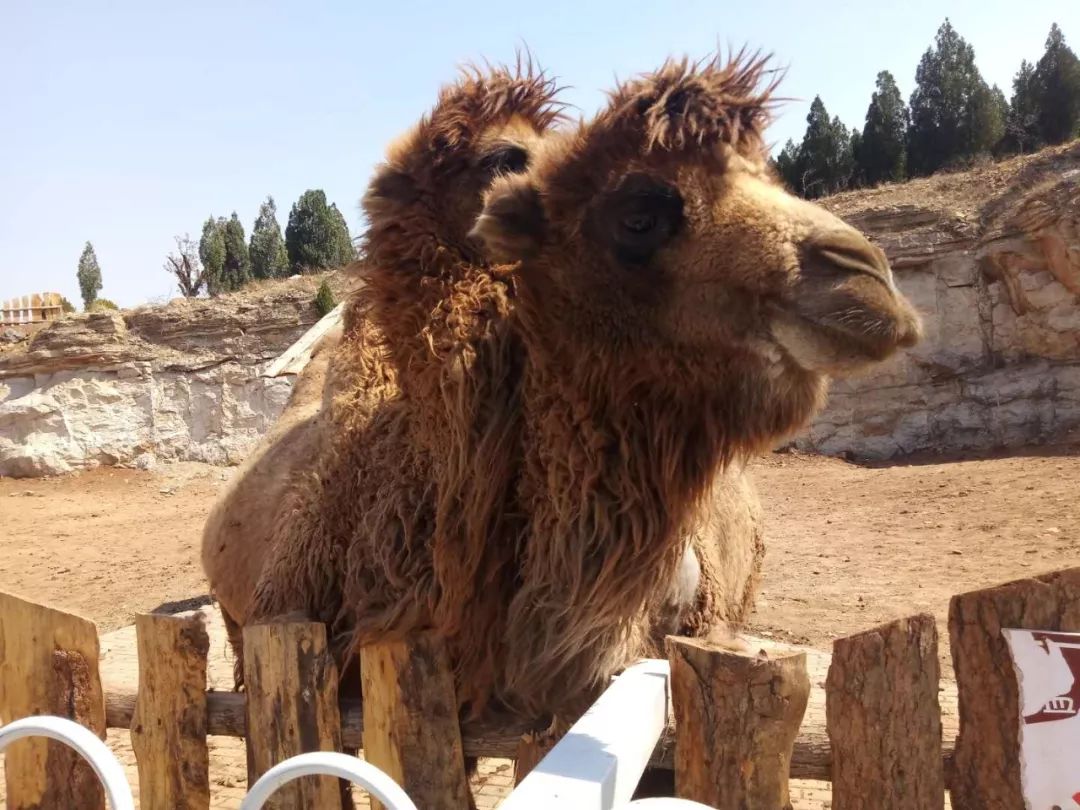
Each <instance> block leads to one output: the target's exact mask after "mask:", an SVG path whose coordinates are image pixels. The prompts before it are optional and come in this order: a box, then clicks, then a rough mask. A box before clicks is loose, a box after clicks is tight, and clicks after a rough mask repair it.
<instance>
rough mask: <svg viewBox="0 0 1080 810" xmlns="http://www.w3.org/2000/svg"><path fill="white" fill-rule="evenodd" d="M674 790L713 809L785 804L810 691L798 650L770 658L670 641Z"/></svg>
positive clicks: (684, 640)
mask: <svg viewBox="0 0 1080 810" xmlns="http://www.w3.org/2000/svg"><path fill="white" fill-rule="evenodd" d="M667 653H668V659H669V661H670V663H671V698H672V704H673V708H674V710H675V790H676V795H678V796H679V797H680V798H683V799H690V800H692V801H696V802H701V803H702V804H705V805H707V806H709V807H714V808H716V810H742V808H747V807H761V808H765V807H768V808H787V809H788V810H790V807H791V802H790V799H789V793H788V773H789V771H790V767H791V752H792V748H793V746H794V744H795V737H796V735H797V734H798V732H799V726H800V724H801V723H802V718H803V713H804V712H805V711H806V703H807V700H808V699H809V696H810V679H809V678H808V677H807V674H806V655H805V653H801V652H800V653H794V654H785V655H781V656H778V657H775V658H770V657H768V656H767V655H765V654H764V653H758V654H756V655H752V654H746V653H742V652H733V651H731V650H729V649H725V648H722V647H718V646H714V645H710V644H708V643H707V642H704V641H699V640H697V639H687V638H669V639H668V640H667Z"/></svg>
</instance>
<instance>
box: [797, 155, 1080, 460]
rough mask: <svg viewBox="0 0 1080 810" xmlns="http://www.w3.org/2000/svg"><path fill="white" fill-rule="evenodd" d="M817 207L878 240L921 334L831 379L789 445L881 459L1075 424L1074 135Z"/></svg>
mask: <svg viewBox="0 0 1080 810" xmlns="http://www.w3.org/2000/svg"><path fill="white" fill-rule="evenodd" d="M826 205H827V206H828V207H829V208H830V209H832V210H833V211H834V212H835V213H837V214H838V215H840V216H842V217H843V218H844V219H846V220H847V221H849V222H851V223H852V224H853V225H855V226H856V227H858V228H860V229H862V230H863V231H865V232H866V233H868V234H869V235H870V236H871V238H872V239H874V240H876V241H877V242H878V244H880V245H881V246H882V247H883V248H884V250H885V251H886V253H887V254H888V255H889V258H890V260H891V262H892V265H893V269H894V272H895V275H896V281H897V284H898V286H899V287H900V288H901V289H902V290H903V291H904V292H905V293H906V294H907V295H908V296H910V298H911V300H912V302H913V303H914V304H915V306H916V307H917V308H918V309H919V311H920V312H921V313H922V315H923V318H924V322H925V326H926V339H925V341H924V342H923V343H922V344H921V345H920V346H919V347H917V348H916V349H914V350H913V351H911V352H908V353H906V354H904V355H902V356H899V357H897V358H896V359H895V360H893V361H891V362H889V363H887V364H886V365H884V366H882V367H880V368H878V369H876V370H875V371H874V372H872V373H871V374H869V375H868V376H865V377H863V378H860V379H855V380H850V381H844V382H837V383H835V384H834V385H833V388H832V393H831V397H830V402H829V406H828V408H827V409H826V410H825V411H824V412H823V413H822V414H821V415H820V416H819V417H818V419H817V420H815V422H814V424H813V425H812V426H811V428H810V430H809V431H808V432H807V434H806V435H805V436H803V437H800V438H799V439H798V440H797V442H796V444H797V445H798V446H800V447H802V448H805V449H810V450H817V451H820V452H825V453H841V452H850V453H853V454H855V455H857V456H862V457H871V458H888V457H891V456H894V455H899V454H906V453H912V452H915V451H924V450H940V451H954V450H970V449H989V448H996V447H1009V446H1018V445H1024V444H1032V443H1038V442H1045V441H1051V440H1057V439H1062V438H1065V437H1066V436H1067V435H1068V434H1069V433H1070V432H1072V431H1074V430H1076V429H1077V428H1080V144H1074V145H1073V146H1071V147H1066V148H1059V149H1055V150H1048V151H1045V152H1042V153H1040V154H1039V155H1036V156H1032V157H1026V158H1019V159H1016V160H1012V161H1008V162H1006V163H1003V164H998V165H996V166H988V167H985V168H982V169H977V170H974V171H971V172H966V173H962V174H955V175H946V176H942V177H934V178H927V179H924V180H918V181H914V182H911V183H907V184H903V185H897V186H890V187H885V188H881V189H877V190H874V191H868V192H853V193H848V194H844V195H840V196H837V197H834V198H832V199H831V200H828V201H826Z"/></svg>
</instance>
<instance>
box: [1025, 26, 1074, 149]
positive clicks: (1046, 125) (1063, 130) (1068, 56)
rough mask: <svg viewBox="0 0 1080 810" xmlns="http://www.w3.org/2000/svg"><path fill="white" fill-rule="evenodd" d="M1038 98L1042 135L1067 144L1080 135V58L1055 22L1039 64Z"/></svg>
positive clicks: (1036, 70)
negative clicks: (1079, 58) (1067, 42)
mask: <svg viewBox="0 0 1080 810" xmlns="http://www.w3.org/2000/svg"><path fill="white" fill-rule="evenodd" d="M1034 86H1035V97H1036V108H1037V115H1038V119H1039V134H1040V136H1041V137H1042V139H1043V140H1044V141H1045V142H1046V143H1063V142H1065V141H1067V140H1070V139H1072V138H1075V137H1077V135H1080V60H1078V59H1077V58H1076V54H1075V53H1073V51H1072V49H1071V48H1070V47H1069V46H1068V45H1066V44H1065V35H1064V34H1063V33H1062V32H1061V29H1060V28H1058V25H1057V23H1054V24H1053V26H1051V28H1050V35H1049V36H1048V37H1047V38H1046V51H1045V53H1043V55H1042V58H1041V59H1039V61H1038V63H1037V64H1036V65H1035V76H1034Z"/></svg>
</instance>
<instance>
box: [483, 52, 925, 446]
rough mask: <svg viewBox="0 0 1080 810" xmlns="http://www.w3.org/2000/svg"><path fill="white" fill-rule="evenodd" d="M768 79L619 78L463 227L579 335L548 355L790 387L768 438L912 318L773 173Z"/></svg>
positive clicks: (690, 72) (875, 269) (881, 275)
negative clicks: (592, 110) (594, 108)
mask: <svg viewBox="0 0 1080 810" xmlns="http://www.w3.org/2000/svg"><path fill="white" fill-rule="evenodd" d="M766 73H767V71H766V60H765V59H761V58H757V57H749V58H748V57H746V56H744V55H743V54H739V55H738V56H737V57H735V58H734V59H733V60H731V61H730V62H726V63H722V62H719V61H711V62H708V63H704V64H689V63H688V62H686V61H682V62H668V63H666V64H665V65H664V66H663V67H662V68H660V69H659V70H658V71H656V72H655V73H652V74H647V75H643V76H641V77H639V78H637V79H635V80H632V81H629V82H627V83H625V84H623V85H621V86H620V87H619V88H618V89H617V90H616V91H615V92H613V93H612V94H611V97H610V102H609V104H608V105H607V107H606V109H604V110H603V111H602V112H600V113H599V114H598V116H597V117H596V118H595V119H594V120H593V121H591V122H588V123H583V124H581V125H580V126H578V127H577V128H576V130H574V131H571V132H567V133H565V134H564V135H561V136H558V137H556V136H552V137H551V138H549V139H548V141H546V142H545V144H543V145H542V146H541V148H539V149H538V152H537V155H536V156H535V159H534V160H533V163H532V165H531V166H530V168H529V171H528V172H527V173H525V174H522V175H518V176H513V177H503V178H499V179H497V180H496V181H495V182H494V183H493V184H492V186H491V188H490V189H489V190H488V192H487V193H486V195H485V205H484V209H483V211H482V213H481V216H480V217H479V219H478V220H477V223H476V226H475V228H474V229H473V235H474V237H476V238H480V239H483V240H484V242H485V243H486V245H487V249H488V251H489V252H490V253H491V254H492V255H493V257H495V258H496V259H497V260H499V261H506V262H520V266H519V267H518V270H517V274H518V286H519V289H520V290H521V296H522V299H523V301H525V303H526V304H527V305H528V304H529V302H530V301H532V302H535V303H534V304H531V305H529V306H530V308H531V309H535V310H537V311H538V312H539V313H540V314H539V315H538V316H537V317H539V318H540V319H541V320H542V321H543V322H544V326H543V329H542V331H544V332H545V333H550V334H557V335H561V336H566V335H569V336H572V340H573V341H574V342H576V343H577V344H578V345H576V346H569V347H567V346H563V347H561V349H563V350H564V351H560V354H562V355H566V354H578V355H582V356H589V354H590V353H591V352H592V353H593V354H594V356H595V355H596V354H598V353H605V352H606V353H607V354H613V353H614V355H615V356H619V357H622V358H623V359H624V364H625V365H627V366H632V367H634V368H644V367H646V366H647V365H648V363H649V360H648V358H649V357H653V358H655V357H656V356H658V355H664V356H666V357H667V360H666V361H665V362H664V363H663V364H661V365H655V366H654V368H656V369H658V370H659V372H658V376H659V375H666V374H668V373H669V372H670V371H671V370H672V369H675V368H678V369H679V370H680V371H687V370H688V371H689V373H691V374H692V373H694V372H695V369H696V373H697V374H698V376H699V377H702V378H710V377H711V378H713V379H715V380H716V382H717V385H722V386H724V387H725V388H726V390H727V392H728V393H729V394H730V392H731V391H732V390H734V389H736V388H737V389H738V390H739V392H740V393H741V394H742V396H743V401H742V402H741V403H732V402H731V398H730V396H727V397H726V398H725V399H724V401H725V402H727V403H729V404H728V405H727V406H725V408H726V409H731V408H743V407H745V408H749V409H751V410H753V409H755V408H757V407H760V403H762V402H770V401H772V399H775V398H777V397H780V398H785V397H787V398H789V399H790V398H791V397H793V396H795V393H798V398H799V399H800V400H801V401H803V402H804V405H800V406H799V407H796V408H792V409H789V410H790V411H791V412H790V413H785V414H783V415H774V417H770V419H769V422H770V424H769V425H767V426H763V430H764V432H768V433H773V434H782V433H785V432H788V431H790V430H791V429H794V428H796V427H798V426H799V425H800V424H801V423H802V422H803V421H805V419H807V418H808V417H809V415H810V414H811V412H812V411H813V409H814V408H815V407H817V405H818V404H819V403H820V401H821V392H822V391H823V390H824V385H825V382H826V375H843V374H848V373H850V372H853V371H856V370H858V369H860V368H862V367H864V366H867V365H868V364H871V363H873V362H876V361H880V360H882V359H884V358H886V357H888V356H889V355H891V354H892V353H893V352H894V351H896V350H897V349H898V348H899V347H902V346H911V345H912V344H914V343H915V342H916V341H917V340H918V339H919V336H920V323H919V318H918V316H917V314H916V313H915V311H914V310H913V309H912V307H911V305H910V304H909V303H908V302H907V301H906V300H905V298H904V297H903V295H901V294H900V292H898V290H897V288H896V286H895V284H894V281H893V276H892V272H891V270H890V268H889V264H888V262H887V260H886V258H885V254H884V253H883V252H882V251H881V250H880V249H879V248H877V247H875V246H874V245H872V244H871V243H870V242H869V241H868V240H867V239H866V238H865V237H863V236H862V235H861V234H860V233H859V232H858V231H856V230H855V229H853V228H852V227H850V226H849V225H847V224H845V223H844V222H842V221H841V220H840V219H838V218H837V217H835V216H833V215H832V214H830V213H829V212H828V211H826V210H825V209H824V208H821V207H820V206H817V205H814V204H812V203H809V202H806V201H804V200H801V199H798V198H796V197H794V196H792V195H791V194H789V193H787V192H786V191H785V190H784V189H783V187H782V186H781V185H780V183H779V182H778V180H777V178H776V177H775V175H774V174H773V173H772V172H771V171H770V169H769V166H768V163H767V156H766V148H765V145H764V142H763V140H762V132H763V129H764V127H765V125H766V124H767V121H768V117H769V115H768V112H769V107H770V97H771V93H772V91H773V89H774V87H775V83H773V84H768V85H765V86H762V80H763V78H764V77H765V75H766ZM613 347H617V348H613ZM565 349H569V350H570V351H569V352H568V351H565ZM704 383H705V384H706V387H707V383H708V380H707V379H705V380H704ZM683 387H684V388H685V386H683ZM793 392H795V393H793ZM785 422H786V423H790V424H784V423H785Z"/></svg>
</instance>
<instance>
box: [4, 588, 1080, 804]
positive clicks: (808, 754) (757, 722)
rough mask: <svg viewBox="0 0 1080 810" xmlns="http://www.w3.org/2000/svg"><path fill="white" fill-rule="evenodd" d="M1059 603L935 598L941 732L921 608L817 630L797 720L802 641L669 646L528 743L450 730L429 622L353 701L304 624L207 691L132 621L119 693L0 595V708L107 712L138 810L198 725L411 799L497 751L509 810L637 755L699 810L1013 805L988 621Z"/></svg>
mask: <svg viewBox="0 0 1080 810" xmlns="http://www.w3.org/2000/svg"><path fill="white" fill-rule="evenodd" d="M1077 604H1080V568H1077V569H1070V570H1067V571H1062V572H1059V573H1055V574H1049V575H1046V576H1042V577H1038V578H1035V579H1028V580H1021V581H1018V582H1013V583H1008V584H1005V585H1001V586H998V587H995V588H990V589H987V590H982V591H975V592H971V593H967V594H963V595H960V596H956V597H954V598H953V600H952V602H951V605H950V611H949V634H950V639H951V646H952V657H953V663H954V669H955V674H956V682H957V684H956V685H957V694H958V707H959V716H960V729H959V735H958V736H957V738H956V740H955V745H953V744H952V741H951V740H945V741H943V739H942V717H941V706H940V704H939V689H941V686H940V684H939V671H938V638H937V630H936V627H935V622H934V620H933V618H932V617H930V616H928V615H919V616H913V617H910V618H906V619H900V620H897V621H894V622H891V623H889V624H886V625H882V626H880V627H877V628H874V629H871V630H868V631H866V632H863V633H859V634H856V635H853V636H849V637H847V638H843V639H839V640H837V641H836V642H835V645H834V649H833V656H832V659H831V662H830V663H829V665H828V673H827V676H826V677H825V678H824V682H823V684H815V685H814V686H815V687H820V686H822V685H823V686H824V694H825V712H824V719H823V720H822V719H820V718H817V717H815V716H813V715H807V716H806V717H805V718H804V712H805V709H806V706H807V702H808V698H809V696H810V695H811V691H812V686H811V682H810V678H809V677H808V671H807V654H806V652H805V651H787V652H783V651H782V652H779V653H775V652H773V653H765V652H760V651H758V650H756V649H751V651H750V652H736V651H732V650H730V649H727V648H722V647H717V646H711V645H709V644H707V643H704V642H701V641H697V640H692V639H682V638H672V639H669V642H668V649H667V654H668V661H650V662H644V663H643V664H641V665H639V666H638V667H634V668H631V670H628V672H627V674H626V675H624V676H620V679H619V680H617V681H616V682H615V684H613V685H612V687H611V688H610V689H609V690H608V691H607V692H606V693H605V695H604V696H603V697H602V698H601V699H600V701H598V703H597V704H596V705H594V707H593V708H592V709H591V710H590V711H589V712H588V713H586V715H585V716H584V717H583V718H581V720H580V721H579V722H578V724H577V725H575V726H574V727H573V728H572V729H571V730H570V732H569V733H568V734H567V735H566V736H565V737H564V738H563V739H562V741H561V742H560V743H559V744H558V745H556V746H555V748H554V750H552V751H551V752H550V753H548V755H547V756H546V757H543V758H541V757H540V755H541V754H542V753H543V751H544V749H545V748H546V747H547V746H545V745H544V744H543V743H542V742H538V740H537V737H536V736H535V735H533V734H531V733H530V732H531V731H534V730H535V729H530V728H528V727H527V726H523V725H521V724H515V723H500V722H497V721H490V720H489V721H486V722H484V723H473V724H468V723H467V724H464V725H459V723H458V721H457V716H456V711H455V706H456V702H455V699H454V690H453V685H452V682H451V678H450V676H449V670H448V667H447V662H446V659H445V653H444V651H443V650H442V648H441V646H440V645H439V644H438V643H437V642H436V641H435V640H434V639H433V638H431V637H426V636H425V637H418V638H414V639H412V640H410V641H409V642H388V643H385V644H379V645H375V646H373V647H368V648H365V649H363V650H362V651H361V679H362V685H363V695H364V699H363V705H360V704H359V703H358V702H350V701H339V699H338V693H337V687H338V677H337V673H336V671H335V668H334V664H333V661H332V658H331V656H330V655H329V653H328V650H327V644H326V635H325V629H324V628H323V626H322V625H319V624H274V625H264V626H259V627H253V628H249V629H248V630H247V631H246V632H245V635H244V649H245V661H244V665H245V681H246V691H245V692H244V693H217V692H208V691H207V688H206V683H207V677H206V672H207V653H208V648H209V643H208V637H207V633H206V629H205V627H204V626H203V624H202V618H201V616H199V615H194V616H184V617H173V616H163V615H143V616H139V617H138V620H137V623H136V630H137V637H138V656H139V686H138V689H137V691H135V692H134V693H129V692H118V693H110V692H108V691H107V690H103V688H102V685H101V681H100V678H99V675H98V665H97V657H98V637H97V634H96V631H95V629H94V626H93V625H92V624H91V623H90V622H87V621H86V620H84V619H80V618H78V617H74V616H70V615H68V614H65V613H62V612H59V611H56V610H52V609H49V608H45V607H41V606H38V605H34V604H31V603H29V602H26V601H23V600H20V599H17V598H15V597H11V596H7V595H3V594H0V639H2V640H3V642H4V643H3V645H0V721H3V722H8V721H11V720H14V719H18V718H21V717H24V716H29V715H33V714H56V715H59V716H63V717H68V718H71V719H74V720H76V721H77V722H79V723H81V724H83V725H85V726H87V727H88V728H90V729H91V730H93V731H95V732H96V733H98V734H99V735H100V736H102V737H104V734H105V730H106V728H107V727H120V728H128V729H130V733H131V739H132V747H133V749H134V752H135V755H136V758H137V762H138V770H139V782H140V793H141V806H142V808H143V810H159V808H160V809H161V810H164V809H165V808H170V810H171V809H172V808H187V810H197V809H198V810H205V808H207V807H209V801H210V800H209V784H210V782H209V778H210V776H209V774H210V767H211V763H210V758H209V754H208V749H207V735H208V734H217V735H231V736H242V737H244V739H245V744H246V747H247V752H248V772H249V780H250V781H249V784H250V783H251V782H253V781H254V780H255V779H256V778H257V777H259V776H260V775H261V774H262V773H264V772H265V771H266V770H267V769H269V768H270V767H271V766H273V765H274V764H275V763H278V762H281V761H282V760H283V759H286V758H289V757H291V756H294V755H297V754H300V753H302V752H306V751H315V750H323V751H338V750H346V751H348V750H355V749H357V748H360V747H363V749H364V752H365V758H366V759H367V760H368V761H369V762H371V763H372V764H374V765H376V766H378V767H379V768H381V769H383V770H384V771H385V772H386V773H387V774H389V775H390V776H391V777H392V778H393V779H394V780H395V781H396V782H397V783H398V784H400V785H401V786H402V787H403V788H404V789H405V791H406V792H407V793H408V794H409V795H410V796H411V797H412V799H413V801H414V802H415V803H416V805H417V807H420V808H430V809H431V810H459V808H464V807H465V806H467V805H466V802H467V791H468V783H467V780H466V775H465V770H464V761H465V758H466V757H510V758H516V759H518V760H519V767H518V769H517V774H516V775H517V779H518V781H519V785H518V787H517V789H516V790H515V791H514V793H513V794H511V798H510V799H508V800H507V802H506V804H505V806H506V807H508V808H513V810H533V809H534V808H541V807H543V808H555V810H558V808H565V809H566V810H570V808H573V810H612V808H615V807H618V806H620V804H621V803H622V802H624V801H626V800H627V799H629V794H630V793H631V792H632V791H633V790H634V788H635V786H636V785H637V782H638V778H639V777H640V775H641V773H642V769H644V768H645V767H646V765H647V764H651V765H652V766H653V767H654V768H658V769H667V770H669V771H670V770H673V771H674V784H675V789H676V792H677V795H679V796H680V797H683V798H686V799H691V800H694V801H697V802H701V803H702V804H704V805H707V806H709V807H713V808H717V809H718V810H729V809H730V810H736V808H745V807H755V808H780V807H786V806H789V802H788V798H789V797H788V791H789V787H788V780H789V779H790V778H804V779H819V780H831V781H832V807H833V808H835V810H852V809H853V808H868V809H869V808H875V810H881V809H882V808H884V809H886V810H899V809H901V808H903V809H906V810H934V808H943V807H944V804H945V795H946V789H948V790H949V791H950V793H951V801H952V807H953V808H954V809H955V810H976V808H978V809H979V810H984V809H989V810H1006V809H1008V810H1013V808H1022V807H1023V806H1024V802H1023V799H1022V795H1021V787H1020V765H1019V731H1020V726H1019V705H1018V700H1019V697H1018V694H1019V693H1018V688H1017V683H1016V678H1015V675H1014V674H1013V667H1012V665H1011V658H1010V654H1009V651H1008V647H1007V644H1006V642H1005V639H1004V638H1003V637H1002V634H1001V629H1002V628H1007V627H1016V628H1024V629H1034V630H1057V631H1073V632H1076V631H1080V611H1077V610H1076V607H1075V606H1076V605H1077ZM815 679H816V678H815ZM669 691H670V700H669V699H668V698H667V695H668V694H669ZM537 761H539V764H536V763H537ZM5 765H6V776H7V807H8V808H10V810H24V808H31V807H42V808H47V807H64V808H78V809H79V810H91V808H93V810H99V808H104V798H103V796H102V793H101V791H100V789H97V788H96V787H95V785H96V782H93V781H92V779H93V777H92V774H89V773H88V772H87V771H88V769H87V768H86V767H85V766H84V765H83V764H81V763H80V762H78V761H76V760H75V759H74V757H73V756H69V755H68V754H67V753H66V752H65V751H64V750H63V749H62V748H60V747H59V746H58V745H57V744H56V743H53V742H49V741H44V740H33V741H26V740H23V741H20V742H19V743H17V744H15V745H14V746H13V747H12V748H10V749H9V751H8V753H7V754H6V763H5ZM530 766H535V767H530ZM530 770H531V772H530ZM274 801H275V804H274V806H275V807H281V808H285V807H289V808H292V807H296V808H299V807H319V808H331V810H333V809H334V808H339V807H341V800H340V793H339V789H338V785H337V784H336V783H335V780H334V779H332V778H329V777H304V778H302V779H299V780H297V781H295V782H292V783H290V784H289V785H287V786H286V787H285V788H283V790H282V793H281V795H279V796H277V797H275V800H274Z"/></svg>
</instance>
